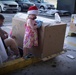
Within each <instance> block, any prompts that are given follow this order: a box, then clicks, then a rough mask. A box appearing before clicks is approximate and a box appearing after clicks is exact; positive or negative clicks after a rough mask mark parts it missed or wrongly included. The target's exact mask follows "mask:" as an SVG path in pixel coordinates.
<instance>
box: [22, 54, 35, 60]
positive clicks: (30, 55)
mask: <svg viewBox="0 0 76 75" xmlns="http://www.w3.org/2000/svg"><path fill="white" fill-rule="evenodd" d="M33 57H34V56H33V55H32V54H29V55H26V56H23V58H24V59H28V58H33Z"/></svg>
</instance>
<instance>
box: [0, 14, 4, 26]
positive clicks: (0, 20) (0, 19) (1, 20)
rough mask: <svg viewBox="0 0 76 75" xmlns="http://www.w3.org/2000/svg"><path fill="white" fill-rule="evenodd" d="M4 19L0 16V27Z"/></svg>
mask: <svg viewBox="0 0 76 75" xmlns="http://www.w3.org/2000/svg"><path fill="white" fill-rule="evenodd" d="M4 19H5V18H4V16H3V15H2V14H0V27H1V26H2V25H3V22H4Z"/></svg>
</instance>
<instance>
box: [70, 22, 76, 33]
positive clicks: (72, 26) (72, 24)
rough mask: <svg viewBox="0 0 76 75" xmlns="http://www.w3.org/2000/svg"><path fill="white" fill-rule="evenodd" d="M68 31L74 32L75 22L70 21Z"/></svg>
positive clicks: (75, 29) (75, 31) (75, 30)
mask: <svg viewBox="0 0 76 75" xmlns="http://www.w3.org/2000/svg"><path fill="white" fill-rule="evenodd" d="M70 31H71V32H73V33H76V24H74V23H70Z"/></svg>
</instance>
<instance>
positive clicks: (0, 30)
mask: <svg viewBox="0 0 76 75" xmlns="http://www.w3.org/2000/svg"><path fill="white" fill-rule="evenodd" d="M0 36H1V37H2V38H3V39H6V38H8V33H7V32H5V31H4V30H2V29H1V28H0Z"/></svg>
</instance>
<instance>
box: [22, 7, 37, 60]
mask: <svg viewBox="0 0 76 75" xmlns="http://www.w3.org/2000/svg"><path fill="white" fill-rule="evenodd" d="M27 14H28V17H27V19H26V24H25V34H24V40H23V58H25V59H26V58H28V57H29V56H30V54H29V49H30V48H31V47H32V46H38V35H37V24H36V21H35V19H36V17H37V15H38V8H37V7H36V6H31V7H29V9H28V12H27Z"/></svg>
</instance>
